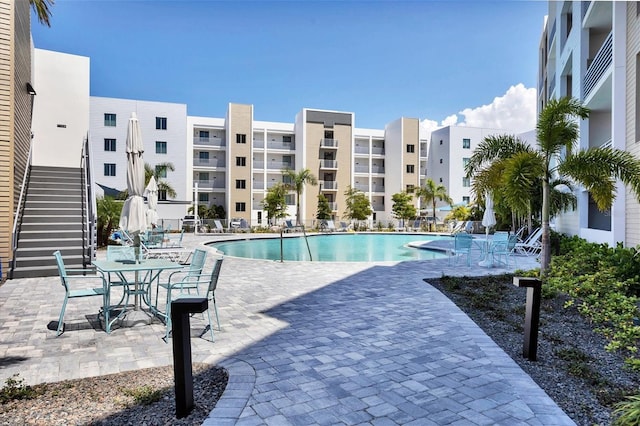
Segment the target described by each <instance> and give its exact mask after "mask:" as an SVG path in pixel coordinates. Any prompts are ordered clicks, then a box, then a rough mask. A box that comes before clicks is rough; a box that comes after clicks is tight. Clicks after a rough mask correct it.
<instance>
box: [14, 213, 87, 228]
mask: <svg viewBox="0 0 640 426" xmlns="http://www.w3.org/2000/svg"><path fill="white" fill-rule="evenodd" d="M25 223H49V224H51V223H75V224H78V225H79V226H82V216H80V215H79V214H76V215H53V214H49V215H33V214H25V215H23V216H22V224H23V225H24V224H25Z"/></svg>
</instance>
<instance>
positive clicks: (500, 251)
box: [491, 235, 518, 268]
mask: <svg viewBox="0 0 640 426" xmlns="http://www.w3.org/2000/svg"><path fill="white" fill-rule="evenodd" d="M516 244H518V236H517V235H509V236H508V237H507V240H506V241H501V242H497V243H494V244H493V246H492V253H491V255H492V256H493V263H494V264H495V263H504V264H505V266H506V267H509V259H511V258H512V254H513V253H514V252H515V249H516ZM501 257H504V262H500V258H501ZM513 265H514V266H515V267H516V268H517V267H518V263H517V261H516V258H515V256H514V257H513Z"/></svg>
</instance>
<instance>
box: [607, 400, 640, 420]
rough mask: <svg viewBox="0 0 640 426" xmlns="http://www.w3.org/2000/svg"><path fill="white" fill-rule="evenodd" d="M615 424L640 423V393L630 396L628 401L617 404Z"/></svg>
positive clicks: (614, 413)
mask: <svg viewBox="0 0 640 426" xmlns="http://www.w3.org/2000/svg"><path fill="white" fill-rule="evenodd" d="M613 415H614V416H615V420H614V422H613V424H614V425H617V426H631V425H639V424H640V395H632V396H628V397H627V400H626V401H623V402H619V403H618V404H616V409H615V410H614V412H613Z"/></svg>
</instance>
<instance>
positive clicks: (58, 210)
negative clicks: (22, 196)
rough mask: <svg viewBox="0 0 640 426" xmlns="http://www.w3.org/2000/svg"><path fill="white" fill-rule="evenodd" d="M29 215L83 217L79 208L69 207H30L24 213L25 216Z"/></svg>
mask: <svg viewBox="0 0 640 426" xmlns="http://www.w3.org/2000/svg"><path fill="white" fill-rule="evenodd" d="M27 213H28V214H29V215H32V216H51V217H54V216H68V215H74V214H77V215H78V216H81V215H82V210H81V209H79V208H77V207H73V206H71V207H69V206H66V205H64V206H58V207H55V208H53V207H50V206H49V207H34V206H30V207H29V209H28V210H25V211H24V214H27Z"/></svg>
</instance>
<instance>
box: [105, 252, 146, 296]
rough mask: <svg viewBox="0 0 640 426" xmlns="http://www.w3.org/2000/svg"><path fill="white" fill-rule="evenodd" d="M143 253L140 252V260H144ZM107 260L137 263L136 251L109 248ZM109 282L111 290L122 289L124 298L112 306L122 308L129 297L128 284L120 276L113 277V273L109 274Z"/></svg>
mask: <svg viewBox="0 0 640 426" xmlns="http://www.w3.org/2000/svg"><path fill="white" fill-rule="evenodd" d="M142 255H143V251H142V250H140V254H139V255H138V259H140V260H141V259H142V257H143V256H142ZM107 260H109V261H112V262H135V261H136V249H135V247H133V246H107ZM107 282H108V283H109V289H110V292H111V289H113V288H114V287H116V288H118V287H121V288H122V298H121V299H120V301H119V302H118V303H117V304H116V305H111V306H122V304H123V302H124V299H125V297H126V296H127V291H126V290H127V289H126V288H125V287H126V284H127V283H126V282H124V281H123V280H122V278H121V277H119V276H117V275H116V276H112V275H111V273H108V274H107Z"/></svg>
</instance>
